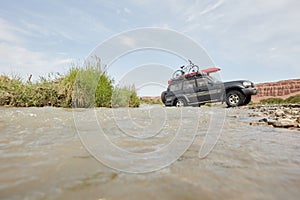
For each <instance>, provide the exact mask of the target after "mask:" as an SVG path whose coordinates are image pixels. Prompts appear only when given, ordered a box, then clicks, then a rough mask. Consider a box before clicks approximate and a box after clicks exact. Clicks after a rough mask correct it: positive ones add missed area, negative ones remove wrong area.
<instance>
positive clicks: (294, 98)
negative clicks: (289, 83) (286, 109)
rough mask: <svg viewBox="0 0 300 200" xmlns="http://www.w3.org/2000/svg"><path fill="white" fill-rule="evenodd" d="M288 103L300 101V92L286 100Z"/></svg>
mask: <svg viewBox="0 0 300 200" xmlns="http://www.w3.org/2000/svg"><path fill="white" fill-rule="evenodd" d="M285 101H286V102H287V103H300V94H298V95H295V96H291V97H289V98H287V99H286V100H285Z"/></svg>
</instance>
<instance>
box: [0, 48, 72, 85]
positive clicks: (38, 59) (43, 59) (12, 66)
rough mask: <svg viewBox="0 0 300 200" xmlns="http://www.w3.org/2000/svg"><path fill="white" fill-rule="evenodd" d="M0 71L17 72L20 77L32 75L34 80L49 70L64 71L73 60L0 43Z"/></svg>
mask: <svg viewBox="0 0 300 200" xmlns="http://www.w3.org/2000/svg"><path fill="white" fill-rule="evenodd" d="M0 55H1V57H2V59H1V61H0V71H1V73H6V74H15V73H17V74H18V75H20V76H21V77H23V78H24V77H27V76H28V75H29V74H33V75H34V77H33V78H34V79H35V80H36V79H37V78H38V77H39V76H43V75H46V74H48V73H51V72H60V73H61V72H65V71H66V69H67V67H69V66H70V64H71V63H72V62H73V59H71V58H63V57H60V56H56V57H55V56H50V55H49V54H45V53H42V52H34V51H30V50H28V49H26V48H24V47H20V46H12V45H11V44H3V43H2V44H0Z"/></svg>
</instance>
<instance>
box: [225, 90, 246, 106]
mask: <svg viewBox="0 0 300 200" xmlns="http://www.w3.org/2000/svg"><path fill="white" fill-rule="evenodd" d="M244 99H245V95H244V94H242V93H241V92H240V91H237V90H231V91H229V92H228V93H227V94H226V104H227V105H228V107H235V106H241V105H243V103H244Z"/></svg>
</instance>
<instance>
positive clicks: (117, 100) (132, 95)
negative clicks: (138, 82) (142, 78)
mask: <svg viewBox="0 0 300 200" xmlns="http://www.w3.org/2000/svg"><path fill="white" fill-rule="evenodd" d="M111 106H112V107H114V108H117V107H139V106H140V98H139V97H138V96H137V94H136V92H135V89H134V87H123V88H119V87H115V89H114V90H113V93H112V102H111Z"/></svg>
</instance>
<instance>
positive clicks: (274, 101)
mask: <svg viewBox="0 0 300 200" xmlns="http://www.w3.org/2000/svg"><path fill="white" fill-rule="evenodd" d="M260 103H262V104H282V103H284V99H281V98H268V99H262V100H260Z"/></svg>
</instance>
